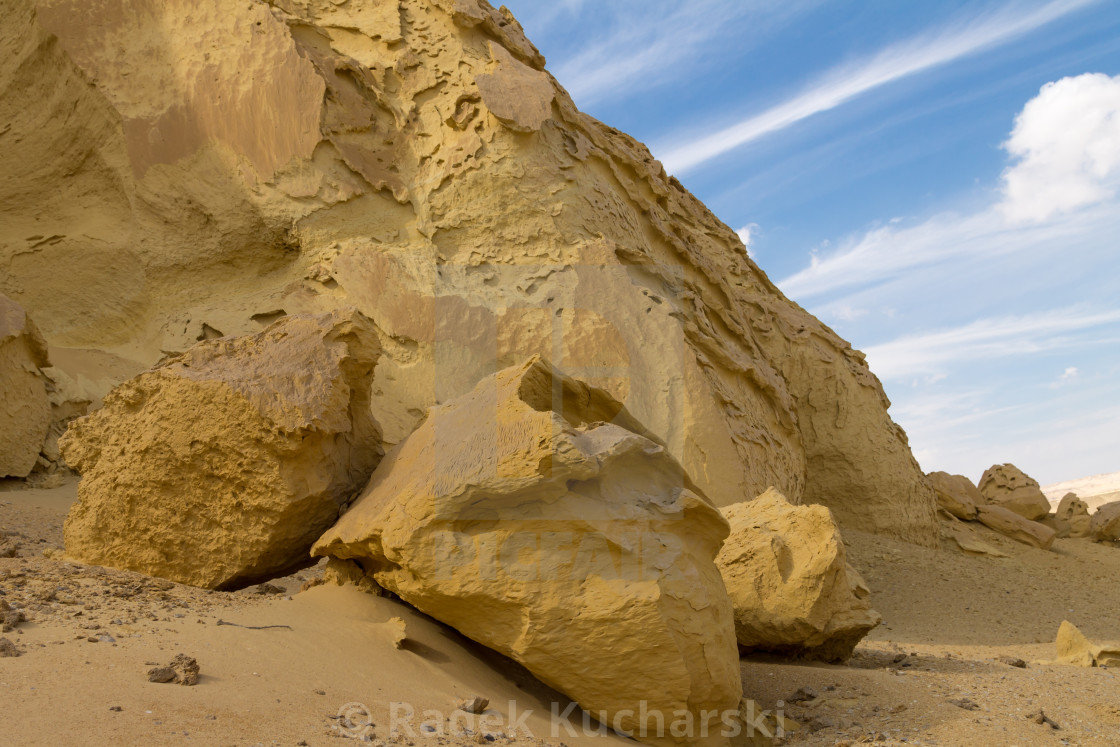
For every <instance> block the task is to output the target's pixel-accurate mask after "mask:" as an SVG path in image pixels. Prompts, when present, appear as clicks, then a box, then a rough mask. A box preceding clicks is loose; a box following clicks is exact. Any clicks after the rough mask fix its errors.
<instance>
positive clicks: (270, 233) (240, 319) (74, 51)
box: [0, 0, 937, 545]
mask: <svg viewBox="0 0 1120 747" xmlns="http://www.w3.org/2000/svg"><path fill="white" fill-rule="evenodd" d="M0 9H2V10H3V12H4V18H5V23H4V24H3V27H2V28H0V90H3V91H4V96H3V97H0V122H4V123H5V124H4V125H3V127H4V128H5V129H4V133H6V134H5V135H4V136H3V137H0V150H2V151H3V152H0V225H3V226H4V227H5V228H4V230H3V232H2V234H0V292H4V293H7V294H8V295H9V296H11V297H12V298H13V299H15V300H16V301H17V302H19V303H20V304H22V305H23V306H24V308H26V309H27V310H28V311H29V312H30V313H31V314H32V316H33V317H34V318H35V320H36V322H37V323H38V324H39V325H40V328H41V329H42V331H43V333H44V335H45V336H46V339H47V340H48V342H50V344H51V345H52V346H55V347H58V348H66V349H71V350H85V349H96V350H98V351H101V352H103V353H110V354H112V355H115V356H119V357H121V358H123V359H127V360H131V361H135V362H137V363H139V364H142V366H141V367H147V366H151V365H153V364H154V363H155V362H157V361H158V360H159V359H160V358H161V357H163V355H164V354H165V352H175V351H182V350H185V349H186V348H187V347H189V346H190V345H191V344H193V343H194V342H195V341H196V340H198V339H206V338H211V337H216V336H221V335H242V334H248V333H252V332H256V331H259V330H260V329H261V328H263V326H266V325H267V324H268V323H269V322H270V321H272V320H273V319H275V318H276V317H277V315H279V314H280V313H284V312H286V313H288V314H296V313H319V312H323V311H328V310H331V309H335V308H339V307H342V306H353V307H356V308H358V309H359V310H361V311H362V312H363V313H365V314H367V315H368V316H370V317H371V318H372V319H373V320H374V321H375V322H376V324H377V325H378V328H379V333H380V335H381V340H382V344H383V348H384V351H385V356H384V359H383V360H382V362H381V363H380V364H379V365H378V368H377V373H376V380H375V384H374V388H373V398H374V405H375V412H377V413H378V418H379V420H380V421H381V423H382V425H383V426H384V431H385V438H386V441H387V442H388V443H390V444H393V443H398V442H400V441H401V440H402V439H403V438H404V437H405V436H406V435H407V434H408V433H410V432H411V431H412V430H413V428H415V427H416V425H417V423H418V421H419V419H420V418H421V417H422V415H423V413H424V412H425V411H426V409H427V408H428V407H429V406H431V405H433V404H436V403H438V402H444V401H447V400H448V399H450V398H452V397H455V396H458V395H461V394H464V393H466V392H468V391H470V390H471V389H472V387H473V386H474V385H475V384H476V383H477V382H478V381H479V380H480V379H481V378H482V377H484V376H486V375H489V374H491V373H494V372H495V371H497V370H500V369H502V368H504V367H506V366H509V365H513V364H515V363H516V362H518V361H520V360H523V359H524V358H525V357H526V356H529V355H533V354H544V355H546V356H547V357H548V358H549V359H550V360H552V361H553V362H554V363H555V364H556V365H558V366H560V367H562V368H563V369H564V370H565V371H568V372H569V373H571V374H572V375H575V376H578V377H580V378H584V379H587V380H588V381H589V382H590V383H592V384H594V385H596V386H599V387H602V388H604V389H605V390H607V391H609V392H610V393H611V394H612V395H613V396H615V397H616V398H618V399H619V400H620V401H622V402H623V403H624V404H625V405H626V406H627V408H628V409H629V410H630V411H631V412H632V413H633V414H634V415H635V417H637V418H638V419H639V420H640V421H641V422H642V423H644V424H645V426H646V427H648V428H649V429H650V431H651V432H653V433H655V434H656V435H657V436H658V437H659V439H660V440H661V441H662V442H664V443H665V444H666V446H667V448H668V449H669V452H670V453H671V454H672V455H673V456H674V457H675V458H676V459H677V460H678V461H680V463H681V464H682V465H683V466H684V468H685V469H686V470H687V471H688V472H689V474H691V475H692V477H693V479H694V480H695V481H696V483H697V484H698V485H699V487H700V488H701V489H702V490H703V491H704V492H705V493H706V494H707V495H709V496H710V497H711V499H712V500H713V501H715V502H716V503H717V505H730V504H733V503H737V502H740V501H742V500H744V499H747V498H749V497H752V496H755V495H758V494H760V493H762V492H763V491H764V490H765V489H766V488H767V487H769V486H771V485H773V486H775V487H777V488H778V489H780V490H781V491H782V492H783V493H784V494H785V495H787V496H789V498H790V499H791V500H793V501H795V502H805V503H821V504H825V505H827V506H828V507H829V508H831V509H832V510H833V512H834V513H835V514H836V516H837V517H838V518H839V519H840V520H842V521H847V522H852V523H853V524H855V525H858V526H860V527H861V528H863V529H866V530H870V531H876V532H884V533H890V534H893V535H896V536H898V537H902V538H905V539H908V540H911V541H915V542H921V543H925V544H929V545H933V544H934V543H936V538H937V530H936V522H935V516H934V511H935V508H934V498H933V493H932V491H931V490H930V488H929V487H928V485H927V484H926V481H925V480H924V479H923V475H922V474H921V471H920V470H919V468H918V465H917V464H916V462H915V461H914V459H913V457H912V455H911V453H910V449H909V447H908V444H907V440H906V436H905V434H904V433H903V431H902V430H901V429H900V428H899V427H898V426H897V425H896V424H894V423H893V422H892V421H891V419H890V417H889V416H888V414H887V407H888V404H889V403H888V401H887V399H886V397H885V395H884V393H883V390H882V388H881V386H880V384H879V382H878V380H877V379H876V378H875V376H874V375H872V373H871V372H870V371H869V370H868V367H867V365H866V363H865V361H864V357H863V355H862V354H860V353H859V352H858V351H855V350H853V349H852V348H851V347H850V345H849V344H848V343H846V342H845V341H844V340H842V339H840V338H839V337H838V336H837V335H836V334H835V333H834V332H833V331H832V330H830V329H829V328H828V327H826V326H825V325H824V324H822V323H821V322H820V321H818V320H817V319H815V318H814V317H812V316H811V315H810V314H808V313H807V312H805V311H804V310H803V309H801V308H800V307H799V306H797V305H796V304H794V303H792V302H790V301H789V300H788V299H786V298H785V297H784V296H783V295H782V294H781V292H780V291H778V289H777V288H775V287H774V285H773V284H772V283H771V282H770V281H769V280H768V279H767V277H766V276H765V275H764V274H763V273H762V272H761V271H760V270H759V269H758V267H756V266H755V265H754V264H753V262H751V260H750V259H749V258H748V257H747V255H746V252H745V251H744V248H743V246H742V244H741V242H740V241H739V239H738V238H737V236H736V235H735V233H734V232H733V231H732V230H731V229H729V228H728V227H727V226H725V225H723V224H722V223H720V222H719V221H718V220H717V219H716V218H715V217H714V216H713V215H712V214H711V212H709V211H708V210H707V209H706V208H705V207H704V206H703V205H702V204H701V203H700V202H699V201H697V200H696V199H695V198H694V197H693V196H692V195H691V194H690V193H689V192H688V191H687V190H685V189H684V187H683V186H682V185H681V184H680V182H678V181H677V180H676V179H675V178H672V177H670V176H669V175H667V174H666V173H665V171H664V169H663V168H662V166H661V164H660V163H658V162H657V161H656V160H655V159H653V157H652V156H651V155H650V153H649V152H648V150H647V149H646V148H645V147H643V146H642V145H641V144H639V143H637V142H635V141H634V140H633V139H631V138H629V137H628V136H626V135H624V134H622V133H620V132H618V131H616V130H613V129H611V128H609V127H607V126H605V125H603V124H602V123H600V122H597V121H595V120H594V119H592V118H590V117H588V116H586V115H584V114H582V113H580V112H579V111H578V110H577V109H576V107H575V105H574V104H573V103H572V101H571V99H570V98H569V96H568V95H567V93H566V92H565V91H564V90H563V88H561V87H560V86H559V85H558V84H557V82H556V81H555V80H554V79H553V78H552V76H551V75H550V74H549V73H548V72H547V70H546V69H545V67H544V62H545V61H544V59H543V57H542V56H541V55H540V53H539V52H538V51H537V50H536V49H535V47H534V46H533V45H532V43H531V42H530V41H529V40H528V39H527V38H526V37H525V35H524V33H523V31H522V29H521V27H520V25H519V24H518V23H517V21H516V20H515V19H514V18H513V17H512V15H510V13H509V12H508V11H506V10H504V9H502V10H495V9H494V8H493V7H491V6H490V5H489V4H487V3H486V2H484V0H365V1H363V2H358V0H349V1H347V0H271V1H270V2H263V1H262V0H246V2H242V3H235V4H230V3H224V2H219V0H162V1H161V2H159V3H151V2H146V1H143V2H142V1H141V0H87V1H86V2H81V3H78V2H73V0H0ZM60 268H63V271H59V269H60ZM64 373H65V372H64Z"/></svg>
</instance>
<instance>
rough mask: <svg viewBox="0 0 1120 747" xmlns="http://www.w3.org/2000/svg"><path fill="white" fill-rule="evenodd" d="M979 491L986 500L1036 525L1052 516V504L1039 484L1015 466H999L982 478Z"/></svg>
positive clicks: (990, 469)
mask: <svg viewBox="0 0 1120 747" xmlns="http://www.w3.org/2000/svg"><path fill="white" fill-rule="evenodd" d="M978 487H979V489H980V492H981V494H983V496H984V499H985V500H986V501H987V502H988V503H991V504H993V505H996V506H1002V507H1003V508H1006V509H1007V510H1009V511H1013V512H1015V513H1017V514H1019V515H1020V516H1022V517H1023V518H1024V519H1029V520H1030V521H1037V520H1038V519H1041V518H1043V517H1044V516H1046V515H1047V514H1049V513H1050V501H1048V500H1046V495H1045V494H1044V493H1043V492H1042V488H1040V487H1039V485H1038V481H1037V480H1035V479H1034V478H1032V477H1030V476H1029V475H1027V474H1026V473H1024V472H1023V471H1022V470H1021V469H1019V468H1018V467H1016V466H1015V465H1014V464H996V465H993V466H991V467H989V468H988V469H987V471H985V472H984V475H983V476H982V477H981V478H980V484H979V486H978Z"/></svg>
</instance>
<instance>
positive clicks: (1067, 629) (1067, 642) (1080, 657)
mask: <svg viewBox="0 0 1120 747" xmlns="http://www.w3.org/2000/svg"><path fill="white" fill-rule="evenodd" d="M1055 645H1056V646H1057V648H1058V661H1060V662H1062V663H1063V664H1073V665H1074V666H1078V667H1101V666H1104V667H1120V642H1111V643H1094V642H1092V641H1090V640H1089V639H1088V638H1086V637H1085V635H1084V634H1083V633H1082V632H1081V631H1080V630H1078V629H1077V628H1076V626H1074V625H1073V623H1071V622H1069V621H1068V620H1063V621H1062V624H1061V626H1060V627H1059V628H1058V637H1057V639H1056V640H1055Z"/></svg>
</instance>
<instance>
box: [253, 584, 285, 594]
mask: <svg viewBox="0 0 1120 747" xmlns="http://www.w3.org/2000/svg"><path fill="white" fill-rule="evenodd" d="M257 593H258V594H262V595H264V594H287V593H288V590H287V589H285V588H284V587H283V586H276V585H275V584H261V585H260V586H258V587H257Z"/></svg>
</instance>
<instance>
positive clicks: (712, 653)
mask: <svg viewBox="0 0 1120 747" xmlns="http://www.w3.org/2000/svg"><path fill="white" fill-rule="evenodd" d="M646 434H647V432H646V431H645V429H644V428H643V427H642V426H641V425H640V424H639V423H637V422H636V421H635V420H634V419H633V418H632V417H631V416H630V415H629V413H627V412H626V411H625V409H623V408H622V406H621V405H620V404H619V403H618V402H616V401H615V400H614V399H613V398H612V397H610V395H608V394H607V393H606V392H604V391H602V390H599V389H596V388H593V387H589V386H587V385H585V384H583V383H581V382H578V381H575V380H573V379H570V378H567V377H565V376H563V375H562V374H560V373H559V372H557V371H555V370H554V369H552V367H551V366H549V365H548V364H546V363H544V362H542V361H541V360H540V359H538V358H534V359H531V360H530V361H528V362H526V363H523V364H522V365H519V366H515V367H512V368H509V369H506V370H503V371H501V372H499V373H497V374H495V375H494V376H491V377H488V378H486V379H483V380H482V381H481V382H480V383H479V384H478V386H477V387H476V388H475V389H474V390H473V391H472V392H470V393H468V394H467V395H464V396H463V397H460V398H457V399H455V400H453V401H451V402H449V403H447V404H445V405H441V406H438V407H435V408H433V409H432V410H431V411H430V412H429V414H428V417H427V419H426V420H425V421H424V423H423V424H422V425H421V426H420V427H419V428H418V429H417V430H416V431H415V432H414V433H413V434H412V435H410V436H409V437H408V438H407V439H406V440H405V441H404V442H402V443H401V444H400V445H399V446H397V448H396V449H394V450H393V451H391V452H389V454H387V455H386V457H385V459H384V461H383V462H382V463H381V465H380V466H379V467H378V469H377V471H376V472H375V473H374V475H373V478H372V479H371V480H370V483H369V485H368V487H367V488H366V489H365V490H364V491H363V492H362V494H361V496H359V498H358V499H357V500H356V501H355V502H354V505H353V506H352V507H351V509H350V510H349V511H348V512H347V513H346V514H344V515H343V516H342V518H341V519H339V522H338V524H337V525H335V526H334V527H333V528H331V529H330V530H329V531H328V532H327V533H326V534H324V535H323V537H322V538H321V539H320V540H319V541H318V542H317V543H316V544H315V547H314V549H313V553H314V554H316V555H325V556H330V557H334V558H339V559H342V560H349V559H353V560H357V561H358V562H359V563H360V564H361V565H362V567H363V568H364V569H365V570H366V571H367V572H368V573H370V574H371V575H372V576H373V578H374V580H376V581H377V583H379V584H381V585H382V586H384V587H385V588H387V589H389V590H390V591H392V592H394V593H395V594H398V595H399V596H400V597H401V598H402V599H404V600H405V601H407V602H408V603H410V604H412V605H413V606H415V607H416V608H417V609H419V610H421V611H422V612H425V613H427V614H429V615H431V616H432V617H435V618H436V619H438V620H441V621H442V622H445V623H447V624H448V625H451V626H452V627H454V628H456V629H458V630H459V631H460V632H462V633H463V634H465V635H467V636H469V637H470V638H473V639H474V640H476V641H478V642H480V643H482V644H483V645H485V646H488V647H489V648H492V649H494V650H496V651H500V652H501V653H503V654H505V655H507V656H510V657H512V658H514V659H516V660H517V661H519V662H521V663H522V664H524V665H525V666H526V667H527V668H528V669H529V670H530V671H531V672H533V674H535V675H536V676H537V677H538V678H540V679H541V681H543V682H545V683H547V684H548V685H551V686H552V687H555V688H556V689H558V690H560V691H561V692H563V693H566V694H567V695H569V696H570V697H572V698H573V699H575V700H577V701H578V702H579V703H580V705H581V706H583V707H584V708H585V709H587V710H589V711H591V712H592V713H595V714H596V715H597V716H598V717H599V718H600V719H601V720H602V721H603V722H604V723H608V724H610V725H611V726H613V727H614V728H616V729H620V730H624V731H627V732H634V733H636V734H639V735H641V732H642V730H644V729H645V730H656V728H657V727H656V724H655V723H654V721H649V722H648V723H646V722H644V721H643V720H642V719H643V718H644V717H643V716H641V715H639V714H641V713H645V712H647V711H649V712H660V713H662V714H670V713H678V712H686V713H688V714H691V715H690V718H695V719H702V718H704V716H703V715H702V714H704V713H709V714H711V713H715V712H718V713H720V714H723V713H725V712H727V711H732V712H735V711H737V710H738V708H739V700H740V697H741V696H742V683H741V681H740V673H739V658H738V653H737V650H736V647H735V631H734V624H733V618H732V612H731V602H730V600H729V599H728V596H727V591H726V590H725V589H724V585H723V582H722V581H721V579H720V575H719V571H718V570H717V569H716V566H715V563H714V560H715V556H716V553H717V552H718V551H719V546H720V543H721V542H722V541H723V539H724V538H725V537H727V532H728V526H727V521H726V520H725V519H724V518H723V517H722V516H721V515H720V513H719V511H718V510H717V509H716V508H715V507H714V506H712V505H711V504H710V503H709V502H708V501H707V500H706V499H705V498H704V497H703V496H702V495H700V494H698V493H697V492H695V487H694V486H693V485H692V483H691V482H690V481H689V479H688V477H687V475H685V474H684V472H683V471H682V470H681V467H680V465H679V464H678V463H677V462H676V460H674V459H673V458H672V457H671V456H670V455H669V454H668V453H667V452H666V450H665V448H664V447H663V446H662V445H661V444H659V443H657V442H655V441H653V440H651V439H650V438H649V437H648V435H646ZM820 510H823V509H820ZM601 713H602V714H604V715H603V716H600V715H599V714H601ZM695 723H701V722H700V721H699V720H697V721H696V722H695ZM719 731H720V729H715V730H713V732H712V733H711V734H710V735H709V734H702V735H697V734H693V735H691V738H690V739H689V738H682V737H680V736H678V735H675V734H671V733H667V732H666V733H661V734H657V733H655V731H650V732H649V733H647V734H644V735H641V736H642V737H643V738H642V741H643V742H647V743H650V744H673V743H681V744H684V743H688V744H712V745H717V744H726V743H727V740H726V739H725V738H723V737H721V736H720V735H719V734H718V732H719Z"/></svg>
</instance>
